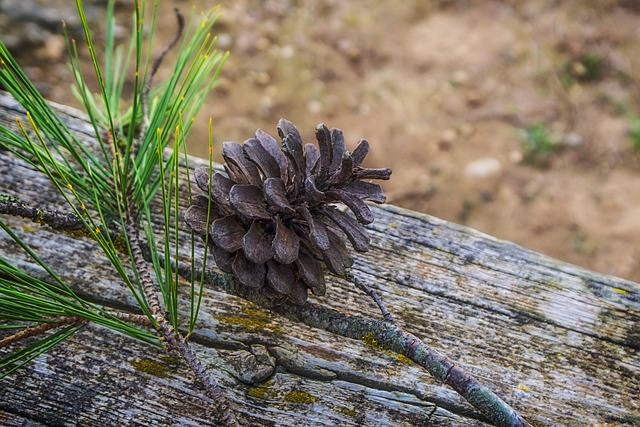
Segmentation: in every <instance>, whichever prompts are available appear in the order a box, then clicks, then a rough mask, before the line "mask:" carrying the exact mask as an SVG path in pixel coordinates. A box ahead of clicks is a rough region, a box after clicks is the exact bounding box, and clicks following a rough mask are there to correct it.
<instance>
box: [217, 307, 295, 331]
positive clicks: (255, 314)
mask: <svg viewBox="0 0 640 427" xmlns="http://www.w3.org/2000/svg"><path fill="white" fill-rule="evenodd" d="M242 313H243V315H238V316H218V320H219V321H220V322H221V323H225V324H227V325H233V326H241V327H242V328H243V329H245V330H246V331H247V332H261V331H265V330H267V331H270V332H272V333H274V334H277V335H282V334H283V333H284V331H283V330H282V329H281V328H280V327H278V326H276V325H272V324H271V323H270V322H271V316H269V314H268V313H266V312H265V311H263V310H262V309H260V308H259V307H258V306H257V305H254V304H250V305H247V306H245V307H243V308H242Z"/></svg>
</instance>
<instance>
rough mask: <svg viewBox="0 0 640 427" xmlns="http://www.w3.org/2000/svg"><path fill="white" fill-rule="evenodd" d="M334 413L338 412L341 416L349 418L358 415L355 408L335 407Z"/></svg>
mask: <svg viewBox="0 0 640 427" xmlns="http://www.w3.org/2000/svg"><path fill="white" fill-rule="evenodd" d="M336 412H340V413H341V414H342V415H344V416H346V417H349V418H355V417H356V416H357V415H358V411H356V410H355V408H346V407H344V406H338V407H336Z"/></svg>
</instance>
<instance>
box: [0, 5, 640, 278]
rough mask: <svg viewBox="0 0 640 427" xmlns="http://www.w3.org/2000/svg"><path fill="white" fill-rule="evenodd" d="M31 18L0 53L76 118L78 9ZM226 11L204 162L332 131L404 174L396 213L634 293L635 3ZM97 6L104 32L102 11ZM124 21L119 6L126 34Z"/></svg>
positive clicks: (164, 13)
mask: <svg viewBox="0 0 640 427" xmlns="http://www.w3.org/2000/svg"><path fill="white" fill-rule="evenodd" d="M26 3H33V1H31V2H29V1H28V0H21V1H20V2H18V1H12V0H11V1H10V0H0V28H4V29H3V30H0V35H1V36H2V39H3V41H5V42H7V41H15V46H10V47H11V48H12V50H13V51H14V53H15V54H16V56H17V57H18V59H19V61H20V62H21V63H22V64H24V66H25V67H26V69H27V72H28V74H29V75H30V76H31V78H32V79H33V80H34V81H36V82H39V85H40V86H39V87H40V88H41V90H42V91H43V93H44V94H45V96H47V97H48V98H50V99H52V100H55V101H57V102H62V103H67V104H71V105H78V104H77V102H76V101H75V100H74V99H72V98H71V92H70V90H69V86H70V84H71V75H70V73H69V72H68V71H67V69H66V66H65V65H64V64H65V62H66V60H67V58H66V48H65V47H64V40H63V39H62V40H61V37H60V36H59V35H58V34H59V33H60V31H59V29H57V28H58V27H59V25H58V22H59V20H60V18H61V17H65V16H64V14H67V13H69V16H68V17H65V19H68V20H69V22H70V23H71V26H72V27H73V23H74V22H75V21H73V19H74V18H73V16H74V13H73V9H70V11H69V12H66V11H63V8H66V9H69V8H72V7H73V6H72V5H69V4H65V3H71V2H64V1H62V2H60V4H61V5H60V8H53V7H52V4H55V3H56V1H53V0H51V1H48V2H37V1H36V2H35V3H44V4H45V5H46V7H44V6H43V7H42V9H43V10H49V9H52V19H53V21H51V22H54V23H55V25H49V26H50V27H51V28H49V29H48V30H47V31H44V32H43V31H42V23H41V22H40V23H37V22H36V24H33V25H35V27H34V26H33V25H32V22H31V21H33V10H34V9H33V8H29V6H25V4H26ZM217 3H221V11H222V12H223V16H222V18H221V19H220V21H219V23H218V25H217V27H216V28H217V34H218V37H219V46H220V48H221V49H223V50H229V51H230V52H231V56H230V58H229V60H228V62H227V63H226V65H225V67H224V71H223V73H222V79H221V81H220V85H219V87H218V88H217V89H216V90H215V91H214V93H213V95H212V96H211V99H210V101H209V102H208V104H207V106H206V107H205V109H204V111H203V112H202V114H201V116H200V117H201V119H200V122H199V124H198V126H197V128H196V130H195V131H194V133H193V134H192V137H191V138H190V142H189V144H190V150H191V152H192V153H193V154H197V155H206V153H207V148H206V144H207V137H206V134H207V130H206V127H207V122H208V118H209V117H212V118H213V123H214V130H213V131H214V138H215V141H216V142H217V143H221V142H222V141H225V140H235V141H243V140H245V139H247V138H249V137H251V136H252V135H253V133H254V132H255V130H256V129H257V128H262V129H264V130H265V131H267V132H269V133H271V134H273V135H276V129H275V125H276V123H277V120H278V118H280V117H286V118H288V119H289V120H291V121H293V122H294V123H295V124H296V125H297V126H298V128H299V129H300V130H301V132H302V134H303V137H305V138H306V140H307V141H313V131H314V127H315V125H316V124H317V123H320V122H324V123H326V124H327V125H328V126H329V127H339V128H341V129H342V130H343V131H344V132H345V136H346V138H347V142H348V143H350V144H351V148H353V147H354V146H355V143H356V142H357V141H358V139H359V138H361V137H365V138H367V139H368V140H369V141H370V143H371V144H372V146H373V150H372V154H371V155H370V157H369V161H368V165H369V166H372V167H383V166H390V167H392V168H393V171H394V173H393V176H392V179H391V180H390V181H389V182H388V183H386V184H385V190H386V192H387V194H388V202H389V203H393V204H397V205H400V206H403V207H406V208H410V209H414V210H418V211H421V212H426V213H429V214H431V215H435V216H438V217H440V218H444V219H447V220H449V221H453V222H458V223H462V224H465V225H468V226H470V227H473V228H476V229H478V230H481V231H483V232H486V233H488V234H491V235H493V236H496V237H499V238H502V239H506V240H510V241H513V242H515V243H518V244H520V245H523V246H525V247H527V248H530V249H533V250H535V251H538V252H542V253H545V254H548V255H550V256H552V257H555V258H559V259H562V260H566V261H569V262H572V263H575V264H579V265H582V266H585V267H588V268H591V269H594V270H597V271H600V272H604V273H610V274H614V275H617V276H620V277H623V278H628V279H631V280H634V281H640V264H639V263H638V261H639V260H640V119H639V118H638V116H639V115H640V91H639V84H640V39H639V37H640V33H639V32H638V28H640V3H638V2H636V1H633V0H627V1H623V0H619V1H615V0H599V1H597V0H590V1H577V0H576V1H551V0H535V1H528V2H519V1H515V0H512V1H479V0H478V1H473V0H468V1H463V0H458V1H455V0H449V1H446V0H440V1H424V0H405V1H402V2H392V1H384V0H361V1H352V2H346V1H340V0H319V1H302V0H299V1H295V0H236V1H231V0H222V1H220V2H217V1H216V2H214V1H199V2H197V6H196V10H204V9H207V8H208V7H212V6H214V5H216V4H217ZM89 4H90V5H91V7H92V9H91V10H92V11H93V12H92V19H93V20H94V21H95V22H96V29H98V28H100V25H101V24H100V23H101V21H100V18H101V16H102V15H101V11H102V10H103V9H104V2H100V1H94V2H89ZM191 4H192V3H191V2H189V1H169V0H161V9H162V10H161V13H160V22H159V24H158V25H159V28H160V31H158V33H157V36H158V39H157V40H156V45H157V46H156V48H157V50H158V51H160V50H162V49H163V48H164V46H165V44H166V43H167V42H168V40H169V39H170V38H171V37H172V36H173V34H174V31H175V17H174V15H173V12H172V9H173V7H174V6H177V7H179V8H180V9H181V10H182V11H183V13H184V14H185V15H186V16H189V14H190V11H191V7H192V6H191ZM12 6H13V9H11V8H10V7H12ZM20 7H22V8H25V10H26V11H27V12H25V13H23V14H22V15H20V14H18V15H16V14H15V13H14V12H15V10H16V8H20ZM130 8H131V2H130V1H123V2H121V3H118V9H119V14H120V15H121V16H122V20H121V24H122V25H123V27H126V26H128V25H129V23H130V19H129V16H130V15H129V13H130ZM12 13H13V15H12ZM7 17H8V18H7ZM10 24H13V25H16V26H17V28H18V30H17V34H18V35H17V36H11V34H10V33H9V30H8V28H9V27H8V26H9V25H10ZM38 25H39V27H38ZM32 28H36V29H38V30H34V31H31V30H30V29H32ZM122 34H127V31H126V29H125V28H123V29H122ZM12 37H13V38H12ZM14 39H15V40H14ZM7 44H9V43H7ZM167 61H170V58H169V59H168V60H167ZM166 72H167V71H166V69H164V70H162V71H161V72H160V74H161V75H162V73H166ZM161 75H160V77H161ZM218 159H219V158H218Z"/></svg>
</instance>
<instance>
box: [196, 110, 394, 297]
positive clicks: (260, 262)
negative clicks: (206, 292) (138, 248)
mask: <svg viewBox="0 0 640 427" xmlns="http://www.w3.org/2000/svg"><path fill="white" fill-rule="evenodd" d="M278 134H279V135H280V137H281V138H282V149H280V146H279V144H278V142H277V141H276V140H275V139H274V138H273V137H272V136H270V135H268V134H267V133H265V132H263V131H262V130H258V131H257V132H256V137H255V138H251V139H248V140H246V141H245V142H244V144H242V145H241V144H238V143H237V142H225V143H223V146H222V156H223V157H224V159H225V161H226V164H225V166H224V167H225V170H226V172H227V175H228V177H227V176H224V175H223V174H220V173H213V175H212V173H211V171H210V170H209V169H208V168H198V169H196V170H195V180H196V184H197V185H198V187H199V188H200V189H201V190H202V191H204V192H206V193H207V194H208V195H209V198H208V197H206V196H198V197H196V198H195V199H194V203H193V205H192V206H190V207H189V209H188V210H187V212H186V215H185V220H186V222H187V224H189V226H190V227H191V228H192V229H193V230H194V232H195V233H196V234H199V235H200V236H202V237H203V238H205V237H206V234H207V233H208V235H209V236H208V242H209V246H210V248H211V250H212V253H213V256H214V259H215V261H216V264H217V265H218V267H219V268H220V269H221V270H222V271H225V272H227V273H231V274H233V275H234V276H235V277H236V279H237V280H238V281H239V282H240V283H241V284H242V285H243V286H245V287H247V288H254V289H257V288H261V287H262V286H264V285H265V284H266V285H267V286H268V287H269V288H271V289H272V290H273V291H275V293H276V294H277V295H286V296H287V297H288V298H290V299H291V300H292V301H293V302H295V303H297V304H302V303H304V302H305V301H306V300H307V292H308V289H311V291H312V292H313V293H314V294H315V295H324V294H325V292H326V287H325V280H324V271H323V265H325V266H326V268H327V269H328V270H329V271H331V272H332V273H334V274H337V275H339V276H343V275H344V274H345V273H346V269H347V268H349V267H351V265H352V264H353V259H352V258H351V255H350V251H349V250H348V249H347V247H346V245H345V236H346V238H347V239H348V240H349V241H350V242H351V245H352V246H353V248H354V249H355V250H356V251H358V252H365V251H367V250H368V248H369V238H368V237H367V235H366V232H365V230H364V227H363V226H362V225H361V224H369V223H371V222H372V221H373V215H372V213H371V210H369V208H368V207H367V205H366V204H365V203H364V201H365V200H369V201H372V202H375V203H384V201H385V195H384V193H383V191H382V188H381V187H380V186H379V185H378V184H374V183H371V182H368V181H363V179H385V180H386V179H389V177H390V175H391V169H388V168H385V169H368V168H363V167H361V166H360V165H361V164H362V161H363V160H364V158H365V156H366V155H367V153H368V152H369V143H368V142H367V140H365V139H361V140H360V141H359V142H358V145H357V146H356V148H355V149H354V150H353V152H349V151H346V150H345V145H344V138H343V136H342V131H341V130H340V129H335V128H334V129H331V130H329V129H328V128H327V127H326V126H325V125H324V124H320V125H318V126H317V127H316V139H317V140H318V147H316V146H315V145H313V144H306V145H305V146H304V148H303V144H302V139H301V137H300V133H299V132H298V129H296V127H295V126H294V125H293V124H292V123H291V122H289V121H287V120H285V119H280V121H279V122H278ZM210 202H212V203H211V206H210V208H209V212H210V213H209V215H210V218H209V224H207V210H208V206H209V204H210ZM336 203H342V204H344V205H346V206H347V207H348V208H349V209H350V210H351V211H352V212H353V214H354V215H355V219H354V218H353V217H351V216H349V215H348V214H346V213H344V212H343V211H341V210H338V209H337V208H336V207H335V206H334V204H336Z"/></svg>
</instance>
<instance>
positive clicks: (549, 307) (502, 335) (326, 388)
mask: <svg viewBox="0 0 640 427" xmlns="http://www.w3.org/2000/svg"><path fill="white" fill-rule="evenodd" d="M59 108H61V111H62V112H61V114H62V116H63V117H64V120H65V122H66V123H67V124H68V125H69V127H70V128H71V129H73V130H74V131H75V132H77V134H78V135H80V136H82V137H83V138H85V139H87V141H88V144H91V142H90V141H91V137H92V135H93V130H92V128H91V126H90V125H89V124H87V123H86V121H85V120H84V117H83V116H82V115H81V114H80V113H78V112H76V111H75V110H71V109H68V108H64V107H59ZM22 115H23V113H22V110H21V108H20V107H19V106H18V105H17V104H16V103H15V101H13V100H12V99H11V98H10V97H8V96H7V95H5V94H4V93H0V121H2V122H4V123H7V124H8V126H13V123H15V117H17V116H22ZM203 164H204V162H202V161H201V160H199V159H195V158H194V159H190V166H191V167H195V166H198V165H203ZM0 192H2V193H6V194H9V195H12V196H15V197H18V198H20V199H21V200H22V201H24V202H25V203H28V204H33V205H37V206H39V207H43V208H49V209H56V208H58V209H60V210H65V206H64V202H62V201H61V200H60V198H59V197H58V195H57V193H56V191H55V190H54V189H53V188H52V187H51V185H50V184H49V182H48V180H47V178H46V177H44V176H42V175H39V174H37V173H36V172H34V171H33V170H31V169H29V168H28V167H26V166H25V164H24V163H22V162H21V161H19V160H18V159H16V158H15V157H12V156H11V155H10V154H9V153H6V152H0ZM182 206H183V207H185V208H186V201H182ZM155 209H156V211H159V208H158V207H157V206H156V207H155ZM372 209H373V210H374V214H375V217H376V220H375V222H374V223H373V224H371V225H370V226H368V227H367V228H368V231H369V235H370V237H371V249H370V251H369V252H367V253H364V254H358V255H357V257H356V262H355V265H354V267H353V269H352V270H353V273H354V274H355V275H356V276H357V277H359V278H360V279H362V280H364V281H365V282H366V283H368V284H369V285H370V286H371V287H372V288H374V289H375V290H376V291H377V292H378V293H379V294H380V296H381V297H382V299H383V300H384V302H385V304H386V306H387V308H388V309H389V310H390V312H391V313H392V314H393V316H394V318H395V320H396V322H398V323H399V324H400V325H401V326H402V327H404V328H405V329H406V330H408V331H409V332H412V333H414V334H415V335H417V336H419V337H421V338H422V339H423V340H425V341H426V342H428V343H429V344H430V345H431V346H433V347H434V348H436V349H437V350H439V351H440V352H442V353H443V354H445V355H447V356H448V357H450V358H451V359H453V360H454V361H456V363H458V364H459V365H460V366H463V367H464V368H465V369H466V370H468V371H469V372H470V373H471V374H473V375H474V376H476V377H477V378H478V379H480V380H481V381H482V382H483V383H484V384H485V385H487V386H488V387H489V388H491V389H493V390H494V391H495V392H496V393H497V394H498V395H499V396H501V397H502V398H503V399H504V400H506V401H507V403H509V404H510V405H511V406H512V407H513V408H514V409H516V410H517V411H518V412H520V413H521V414H522V415H523V416H524V418H525V419H527V420H528V421H529V422H531V423H532V425H534V426H553V425H575V426H584V425H592V426H596V425H615V426H624V425H629V426H634V425H636V426H637V425H640V402H639V401H638V396H639V395H640V357H639V356H638V350H639V348H640V286H639V285H638V284H635V283H631V282H628V281H623V280H621V279H617V278H614V277H610V276H605V275H601V274H597V273H594V272H591V271H587V270H584V269H581V268H578V267H575V266H572V265H569V264H566V263H563V262H561V261H557V260H554V259H551V258H548V257H546V256H543V255H540V254H537V253H534V252H531V251H528V250H525V249H523V248H521V247H519V246H516V245H514V244H512V243H508V242H503V241H499V240H496V239H494V238H492V237H490V236H487V235H484V234H482V233H479V232H477V231H474V230H471V229H469V228H466V227H462V226H459V225H455V224H451V223H448V222H446V221H442V220H439V219H437V218H433V217H431V216H428V215H423V214H419V213H416V212H411V211H407V210H404V209H400V208H397V207H394V206H389V205H386V206H382V207H374V206H372ZM3 221H7V222H8V224H10V226H11V227H12V228H13V229H14V230H16V231H17V232H19V234H20V236H21V237H22V238H23V239H24V240H25V241H26V242H27V243H29V244H30V245H32V247H34V248H36V249H37V252H38V254H39V255H40V256H41V257H42V258H43V259H44V260H45V261H46V262H47V263H49V264H50V265H52V266H54V269H55V270H56V271H57V272H58V274H60V275H61V276H62V277H63V278H64V279H65V280H66V281H68V282H69V283H70V284H72V285H73V286H74V289H75V290H77V292H78V293H79V294H81V295H83V296H85V297H87V298H88V299H91V300H92V301H95V302H97V303H99V304H102V305H104V306H107V307H110V308H112V309H117V310H123V311H130V312H136V310H135V307H136V303H135V301H134V300H133V298H132V297H131V296H130V295H129V294H128V291H127V289H126V288H125V286H124V285H123V284H122V283H120V282H119V281H118V279H117V277H116V276H115V275H113V274H112V273H111V270H110V266H109V263H108V262H107V260H106V259H105V258H104V257H103V256H102V255H101V252H100V250H99V249H98V248H97V247H96V245H94V244H93V242H92V241H90V240H88V239H82V238H80V239H78V238H74V237H72V236H69V235H66V234H61V233H58V232H55V231H53V230H51V229H50V228H48V227H46V226H45V227H41V226H39V225H37V224H35V223H32V222H29V221H27V220H23V219H20V218H14V217H4V218H3ZM185 238H186V236H185ZM0 253H1V254H2V256H3V257H6V258H8V259H10V260H11V261H12V262H14V263H15V264H16V265H18V266H20V267H22V268H24V269H25V270H27V271H28V272H31V273H34V274H39V275H42V272H41V271H38V269H37V268H36V267H34V266H33V265H32V264H31V263H30V262H29V260H28V258H27V257H26V256H25V255H24V254H23V252H22V251H21V250H19V248H17V246H16V245H15V244H14V243H13V242H12V241H11V239H10V238H9V237H8V236H6V235H4V234H1V235H0ZM185 255H187V254H185ZM209 267H210V268H214V266H213V265H210V266H209ZM327 288H328V290H327V296H326V297H324V298H313V300H314V302H317V303H318V304H322V305H325V306H328V307H331V308H333V309H335V310H339V311H341V312H344V313H348V314H355V315H360V316H364V317H374V318H376V319H377V318H379V317H380V314H379V312H378V311H377V308H376V307H375V306H374V305H373V303H372V302H371V301H370V300H369V299H368V298H366V297H364V296H363V294H362V292H361V291H359V290H357V289H355V288H354V287H353V286H352V285H351V284H349V283H348V282H346V281H344V280H342V279H340V278H336V277H328V286H327ZM192 342H193V343H194V345H195V347H196V351H197V352H198V353H199V354H200V355H201V357H202V358H203V362H204V363H205V364H206V365H207V366H208V367H209V368H210V370H211V372H212V374H213V376H214V377H215V378H216V379H217V380H218V381H219V382H220V383H221V384H222V385H223V386H224V387H225V391H226V392H227V393H228V397H229V399H230V400H232V401H233V402H234V403H235V405H236V406H237V409H238V416H239V418H240V421H241V422H242V424H243V425H251V426H271V425H277V426H297V427H303V426H317V425H336V426H337V425H339V426H420V425H446V426H484V425H488V424H487V423H486V422H485V421H483V420H484V417H483V416H482V415H480V414H479V413H477V412H476V411H475V410H474V408H473V407H471V406H470V405H469V404H468V403H467V402H466V401H465V400H464V399H462V398H461V397H460V396H458V395H457V394H456V393H455V392H454V391H452V390H451V389H449V388H447V387H446V386H443V385H441V384H439V383H437V382H436V381H435V380H433V379H432V378H431V377H430V376H429V374H428V373H427V372H426V371H425V370H424V369H422V368H420V367H419V366H417V365H414V364H413V363H411V362H410V361H407V360H406V359H405V358H403V357H398V356H397V355H395V354H392V353H389V352H384V351H381V350H380V349H379V348H377V347H376V345H375V343H374V342H371V340H368V339H366V337H363V339H362V340H352V339H348V338H343V337H340V336H336V335H334V334H331V333H329V332H327V331H324V330H319V329H313V328H309V327H307V326H305V325H303V324H298V323H295V322H292V321H290V320H287V319H286V318H283V317H281V316H279V315H277V314H275V313H273V312H271V311H269V310H266V309H263V308H261V307H260V306H257V305H255V304H253V303H250V302H248V301H246V300H244V299H241V298H238V297H236V296H232V295H228V294H226V293H224V292H222V291H221V290H219V289H215V288H212V289H206V290H205V295H204V302H203V307H202V310H201V315H200V319H199V324H198V327H197V330H196V333H195V334H194V336H193V337H192ZM200 399H204V400H205V401H206V400H207V397H206V396H205V395H204V393H203V392H202V391H201V390H200V388H199V387H198V385H197V383H195V381H194V379H193V377H192V375H191V373H190V371H189V370H188V369H187V368H186V367H185V366H183V365H182V364H181V363H180V361H179V360H177V359H175V358H174V357H172V355H171V354H167V353H164V352H162V351H161V350H158V349H157V348H153V347H149V346H145V345H144V344H141V343H138V342H135V341H132V340H130V339H128V338H125V337H123V336H120V335H117V334H115V333H112V332H110V331H108V330H104V329H101V328H99V327H96V326H89V327H86V328H85V329H83V330H82V331H81V332H80V333H78V334H76V335H75V336H73V337H72V338H71V339H69V340H67V341H65V342H63V343H62V344H60V345H58V346H57V347H55V348H54V349H52V351H50V352H48V353H46V354H44V355H42V356H40V357H38V358H37V359H36V360H34V361H33V362H32V363H30V364H29V365H28V366H27V367H26V368H25V369H22V370H19V371H18V372H16V373H14V374H13V375H11V376H9V377H8V378H6V379H4V380H2V381H0V424H3V425H9V426H45V425H92V426H93V425H141V426H143V425H144V426H146V425H159V426H169V425H201V426H207V425H215V421H214V420H212V419H211V418H210V417H209V414H208V412H207V408H206V405H202V404H201V402H200Z"/></svg>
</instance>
